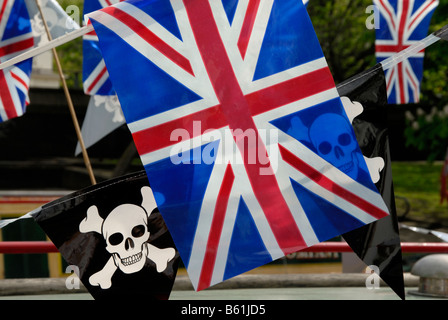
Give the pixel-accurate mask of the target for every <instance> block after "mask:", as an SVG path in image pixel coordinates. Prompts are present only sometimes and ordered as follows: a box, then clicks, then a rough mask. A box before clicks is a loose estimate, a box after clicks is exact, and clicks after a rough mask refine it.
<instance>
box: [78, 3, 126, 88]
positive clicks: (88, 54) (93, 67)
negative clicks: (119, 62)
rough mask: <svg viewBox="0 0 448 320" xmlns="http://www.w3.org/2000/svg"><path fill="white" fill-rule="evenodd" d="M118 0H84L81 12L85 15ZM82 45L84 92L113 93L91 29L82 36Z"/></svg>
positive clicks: (94, 34)
mask: <svg viewBox="0 0 448 320" xmlns="http://www.w3.org/2000/svg"><path fill="white" fill-rule="evenodd" d="M118 2H119V1H118V0H86V1H85V2H84V13H83V14H84V15H87V14H88V13H91V12H93V11H96V10H99V9H102V8H105V7H108V6H110V5H112V4H114V3H118ZM88 23H90V21H89V22H88ZM82 46H83V47H82V53H83V66H82V79H83V87H84V92H85V93H86V94H88V95H96V94H97V95H115V91H114V89H113V88H112V83H111V82H110V79H109V73H108V72H107V68H106V64H105V63H104V60H103V56H102V55H101V51H100V49H99V47H98V37H97V35H96V33H95V31H91V32H89V33H87V34H86V35H84V36H83V45H82Z"/></svg>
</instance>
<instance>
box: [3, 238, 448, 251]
mask: <svg viewBox="0 0 448 320" xmlns="http://www.w3.org/2000/svg"><path fill="white" fill-rule="evenodd" d="M401 250H402V252H403V253H448V243H445V242H403V243H401ZM303 251H306V252H352V249H351V248H350V246H349V245H348V244H347V243H345V242H323V243H319V244H316V245H314V246H312V247H310V248H308V249H305V250H303ZM50 252H58V249H57V248H56V246H55V245H54V244H53V243H52V242H48V241H1V242H0V253H8V254H12V253H14V254H23V253H50Z"/></svg>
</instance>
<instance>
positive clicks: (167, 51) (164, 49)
mask: <svg viewBox="0 0 448 320" xmlns="http://www.w3.org/2000/svg"><path fill="white" fill-rule="evenodd" d="M102 11H103V12H106V13H108V14H110V15H111V16H113V17H115V18H116V19H118V20H120V21H121V22H122V23H124V24H125V25H127V26H128V27H129V28H131V29H132V31H134V32H135V33H136V34H138V35H139V36H140V37H141V38H142V39H143V40H145V41H146V42H148V43H149V44H150V45H152V46H153V47H154V48H156V49H157V50H158V51H160V52H161V53H163V54H164V55H165V56H166V57H167V58H168V59H170V60H172V61H173V62H174V63H175V64H177V65H178V66H179V67H181V68H182V69H184V70H185V71H187V72H188V73H190V74H191V75H194V72H193V69H192V67H191V64H190V61H188V59H187V58H185V57H184V56H183V55H181V54H180V53H178V52H177V51H175V50H174V49H173V48H172V47H170V46H169V45H168V44H166V42H165V41H163V40H162V39H160V38H159V37H158V36H157V35H156V34H154V33H153V32H152V31H150V30H149V29H148V28H147V27H146V26H145V25H144V24H142V23H141V22H140V21H139V20H137V19H135V18H134V17H133V16H131V15H129V14H128V13H126V12H124V11H123V10H120V9H118V8H115V7H107V8H104V9H102Z"/></svg>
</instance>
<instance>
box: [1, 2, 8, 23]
mask: <svg viewBox="0 0 448 320" xmlns="http://www.w3.org/2000/svg"><path fill="white" fill-rule="evenodd" d="M8 2H9V1H8V0H3V4H2V8H1V9H0V21H3V20H2V19H3V15H4V14H5V9H6V5H7V4H8Z"/></svg>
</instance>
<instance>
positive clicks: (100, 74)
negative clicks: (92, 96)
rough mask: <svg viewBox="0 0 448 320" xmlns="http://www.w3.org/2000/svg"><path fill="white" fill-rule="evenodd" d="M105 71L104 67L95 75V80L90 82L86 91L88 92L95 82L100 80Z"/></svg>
mask: <svg viewBox="0 0 448 320" xmlns="http://www.w3.org/2000/svg"><path fill="white" fill-rule="evenodd" d="M106 72H107V68H106V67H104V68H103V69H102V70H101V71H100V73H99V74H98V75H97V76H96V78H95V80H93V82H92V83H91V84H90V86H89V87H88V88H87V93H90V92H91V91H92V89H93V88H94V87H95V86H96V84H97V83H98V82H99V81H100V80H101V78H102V77H103V76H104V74H105V73H106Z"/></svg>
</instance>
